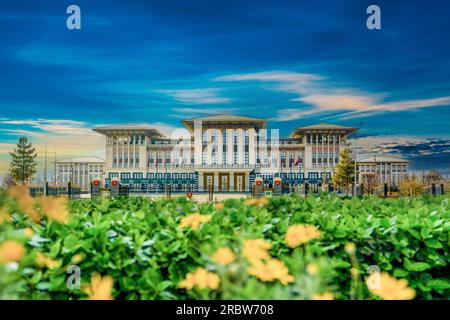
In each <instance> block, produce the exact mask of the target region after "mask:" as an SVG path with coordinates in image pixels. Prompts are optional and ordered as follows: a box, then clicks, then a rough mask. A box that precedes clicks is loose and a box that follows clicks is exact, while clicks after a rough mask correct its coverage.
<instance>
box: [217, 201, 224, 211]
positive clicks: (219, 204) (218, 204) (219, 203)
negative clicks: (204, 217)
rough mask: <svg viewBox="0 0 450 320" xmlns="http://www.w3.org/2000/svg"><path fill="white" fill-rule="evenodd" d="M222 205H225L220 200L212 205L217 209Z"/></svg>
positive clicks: (220, 208) (222, 206) (221, 207)
mask: <svg viewBox="0 0 450 320" xmlns="http://www.w3.org/2000/svg"><path fill="white" fill-rule="evenodd" d="M224 207H225V206H224V205H223V203H222V202H217V203H216V204H215V205H214V208H215V209H216V210H217V211H219V210H222V209H223V208H224Z"/></svg>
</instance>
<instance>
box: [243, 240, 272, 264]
mask: <svg viewBox="0 0 450 320" xmlns="http://www.w3.org/2000/svg"><path fill="white" fill-rule="evenodd" d="M271 247H272V245H271V244H270V243H269V242H267V241H266V240H263V239H254V240H245V241H244V248H243V249H242V254H243V255H244V257H245V258H246V259H247V260H248V261H249V262H250V263H251V262H252V261H255V260H267V259H269V258H270V255H269V252H268V250H269V249H270V248H271Z"/></svg>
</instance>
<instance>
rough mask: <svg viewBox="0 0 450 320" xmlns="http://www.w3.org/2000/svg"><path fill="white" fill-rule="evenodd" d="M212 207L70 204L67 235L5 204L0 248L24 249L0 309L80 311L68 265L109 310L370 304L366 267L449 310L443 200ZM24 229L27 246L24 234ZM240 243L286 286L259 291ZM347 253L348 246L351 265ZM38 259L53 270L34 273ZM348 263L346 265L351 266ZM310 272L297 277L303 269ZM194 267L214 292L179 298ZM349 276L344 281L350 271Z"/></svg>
mask: <svg viewBox="0 0 450 320" xmlns="http://www.w3.org/2000/svg"><path fill="white" fill-rule="evenodd" d="M223 204H224V206H223V208H221V206H215V205H214V204H197V203H193V202H189V201H187V200H186V199H184V198H179V199H172V200H156V201H153V200H149V199H146V198H138V197H131V198H121V199H96V200H77V201H71V202H70V204H69V206H70V213H71V219H70V221H69V222H68V223H67V224H61V223H59V222H56V221H49V220H46V218H45V219H43V221H42V222H41V224H35V223H32V222H31V221H30V220H29V219H28V218H27V217H26V216H25V215H22V214H21V213H20V211H19V210H18V209H17V206H16V204H15V203H14V201H13V200H11V199H10V198H9V197H8V196H6V194H5V193H1V194H0V206H1V207H2V210H3V212H6V211H9V212H11V213H12V217H13V221H10V222H4V223H3V224H2V225H0V231H1V233H0V244H1V243H3V242H4V241H6V240H11V239H14V240H16V241H18V242H20V243H22V244H24V246H25V248H26V254H25V256H24V257H23V258H22V259H21V260H20V262H19V263H4V264H0V298H8V299H84V298H86V297H87V296H86V294H85V292H84V291H83V290H82V289H69V288H68V287H67V285H66V281H67V279H68V276H69V274H68V273H67V272H66V270H67V267H68V266H70V265H72V264H73V262H72V260H73V257H74V256H76V255H79V254H81V256H82V257H83V259H82V261H81V262H79V263H78V266H79V267H80V270H81V283H82V285H85V284H88V283H89V282H90V279H91V276H92V274H93V273H95V272H98V273H100V274H102V275H109V276H111V277H112V278H113V279H114V286H113V290H112V295H113V297H114V298H115V299H188V298H190V299H192V298H194V299H200V298H209V299H310V298H312V297H313V296H314V294H320V293H324V292H329V293H332V294H333V295H334V297H335V299H378V297H377V296H375V295H373V294H372V293H371V292H370V291H369V290H368V288H367V286H366V284H365V281H364V279H365V278H366V277H367V272H368V271H367V270H368V268H369V266H372V265H376V266H378V267H379V269H380V270H381V271H382V272H386V273H388V274H390V275H391V276H393V277H395V278H398V279H400V278H402V279H406V280H408V282H409V284H408V285H409V287H411V288H413V289H414V290H415V291H416V299H449V298H450V296H449V288H450V281H449V280H448V270H449V269H448V261H449V254H448V252H449V234H450V222H449V217H450V205H449V198H448V197H423V198H412V199H411V198H400V199H379V198H373V197H370V198H339V197H333V196H329V195H323V196H319V197H309V198H307V199H303V198H298V197H295V196H289V197H279V198H271V199H270V201H269V203H268V204H265V205H262V206H258V205H252V204H245V203H244V200H227V201H225V202H224V203H223ZM194 212H199V213H200V214H202V215H210V214H211V220H210V221H207V222H204V223H202V224H201V226H200V228H199V229H198V230H193V229H191V228H183V229H181V228H180V227H179V224H180V220H181V218H183V217H185V216H187V215H188V214H190V213H194ZM295 224H307V225H314V226H316V227H317V228H318V229H319V230H320V232H321V237H320V238H319V239H315V240H312V241H310V242H309V243H307V244H304V245H300V246H298V247H297V248H290V247H288V246H287V245H286V243H285V240H284V236H285V234H286V231H287V229H288V227H289V226H292V225H295ZM28 227H31V228H32V229H33V231H34V235H33V236H32V237H27V236H25V235H24V232H23V229H25V228H28ZM246 239H265V240H266V241H268V242H270V243H271V245H272V247H271V249H270V250H269V252H270V255H271V256H272V257H274V258H277V259H280V260H281V261H282V262H283V263H284V265H285V266H286V267H287V268H288V270H289V273H290V274H291V275H292V276H293V277H294V279H295V280H294V281H293V282H291V283H289V284H286V285H284V284H282V283H280V282H279V281H271V282H264V281H261V280H259V279H257V278H256V277H254V276H252V275H249V274H248V269H247V268H248V262H247V260H246V259H245V258H244V257H243V256H242V244H243V242H244V241H245V240H246ZM347 243H354V244H355V245H356V254H355V255H354V256H352V254H349V253H348V252H347V251H348V250H347V251H346V250H345V245H346V244H347ZM220 247H228V248H230V249H231V250H232V251H233V252H234V254H235V255H236V260H235V261H234V262H233V263H231V264H229V265H226V266H224V265H220V264H218V263H216V262H214V261H213V259H211V256H212V255H213V254H214V252H215V251H216V250H217V249H218V248H220ZM37 252H41V253H43V254H44V255H45V256H46V257H47V258H48V259H51V260H54V261H57V262H58V263H59V266H58V267H53V268H47V267H45V266H43V267H42V266H41V267H38V266H37V265H36V255H37ZM352 257H354V258H355V259H354V260H353V261H352ZM309 264H310V265H311V264H312V265H314V266H316V267H317V269H318V271H317V273H316V272H308V268H307V266H308V265H309ZM198 267H203V268H205V269H207V270H208V271H210V272H213V273H215V274H217V275H218V276H219V278H220V286H219V288H218V289H217V290H212V289H198V288H197V287H194V289H192V290H185V289H180V288H179V287H178V285H179V283H180V282H181V281H182V280H183V279H184V278H185V276H186V274H188V273H189V272H193V271H195V270H196V268H198ZM352 267H354V268H356V269H357V270H358V271H359V274H358V275H357V276H354V277H352V274H351V268H352Z"/></svg>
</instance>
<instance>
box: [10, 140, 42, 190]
mask: <svg viewBox="0 0 450 320" xmlns="http://www.w3.org/2000/svg"><path fill="white" fill-rule="evenodd" d="M9 154H10V155H11V158H12V159H11V164H10V166H11V167H10V174H11V177H12V179H13V181H14V182H15V183H19V184H26V183H29V182H30V180H31V178H32V177H33V176H34V175H35V174H36V165H37V162H36V157H37V154H36V151H35V149H34V148H33V146H32V145H31V143H28V139H27V138H25V137H21V138H20V139H19V142H18V143H17V147H16V148H14V152H10V153H9Z"/></svg>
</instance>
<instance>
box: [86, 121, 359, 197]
mask: <svg viewBox="0 0 450 320" xmlns="http://www.w3.org/2000/svg"><path fill="white" fill-rule="evenodd" d="M182 123H183V125H184V128H183V129H178V130H175V131H174V132H173V133H172V135H171V137H166V136H164V135H163V134H161V133H160V132H159V131H158V130H156V129H155V128H152V127H151V126H148V125H136V124H125V125H113V126H104V127H98V128H95V129H93V130H94V131H96V132H98V133H100V134H103V135H104V136H105V137H106V160H105V183H106V184H107V185H108V184H109V183H110V180H111V179H112V178H114V177H117V178H120V180H121V181H122V183H126V184H128V185H129V186H130V187H131V189H133V188H135V189H136V190H143V191H144V192H145V191H147V192H152V191H164V190H165V189H166V186H167V185H170V186H171V188H172V190H173V191H206V190H207V189H208V187H209V186H211V187H213V188H214V190H215V191H218V192H220V191H223V192H228V191H235V192H248V191H250V190H251V186H252V184H253V181H254V179H255V178H256V177H262V178H263V181H264V184H265V186H266V187H270V186H271V185H272V183H273V179H274V178H275V177H281V178H282V179H283V181H284V183H285V184H286V185H288V186H290V187H294V186H296V185H299V184H302V183H303V182H305V181H308V182H310V183H318V182H320V181H329V180H330V179H331V176H332V173H333V172H334V168H335V167H336V165H337V163H338V162H339V154H340V151H341V149H342V148H343V147H344V146H345V144H346V140H347V137H348V136H349V135H350V134H351V133H353V132H355V131H356V130H357V128H352V127H346V126H338V125H332V124H318V125H312V126H306V127H300V128H296V129H295V130H294V131H293V132H292V133H291V135H290V136H289V137H286V138H280V137H279V132H278V130H274V129H267V122H266V120H263V119H256V118H250V117H242V116H236V115H217V116H209V117H200V118H194V119H188V120H184V121H182Z"/></svg>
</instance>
